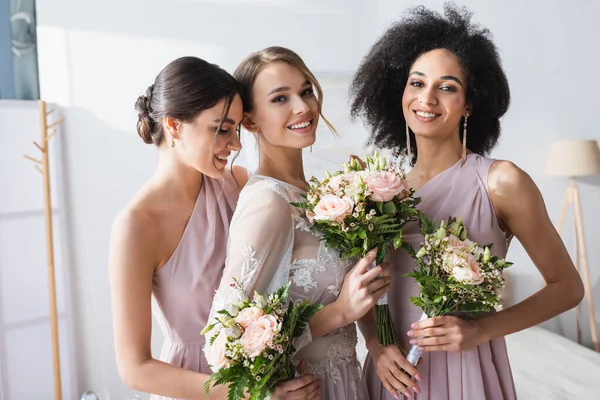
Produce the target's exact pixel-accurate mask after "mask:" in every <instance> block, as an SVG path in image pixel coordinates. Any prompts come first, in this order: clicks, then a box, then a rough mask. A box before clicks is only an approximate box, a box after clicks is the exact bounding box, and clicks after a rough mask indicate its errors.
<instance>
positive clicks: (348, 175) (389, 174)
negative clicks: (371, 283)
mask: <svg viewBox="0 0 600 400" xmlns="http://www.w3.org/2000/svg"><path fill="white" fill-rule="evenodd" d="M365 160H366V161H365V166H364V167H363V166H362V165H361V164H360V163H359V162H358V161H357V160H355V159H353V160H352V161H351V162H350V163H345V164H343V165H342V166H343V170H341V171H337V172H335V173H334V174H333V175H331V174H330V173H329V172H327V174H326V177H325V179H323V180H322V181H319V180H318V179H316V178H314V177H313V178H312V179H311V180H310V182H311V185H310V187H309V190H308V193H307V194H306V195H304V198H305V201H303V202H298V203H292V205H294V206H296V207H299V208H302V209H304V210H305V212H306V217H307V218H308V220H309V222H310V226H311V229H312V230H313V231H315V232H316V233H318V234H319V235H320V236H321V237H322V239H323V240H324V241H325V244H326V246H328V247H329V248H332V249H334V250H337V251H338V252H339V253H340V255H341V256H342V258H343V259H349V258H351V257H354V256H361V257H364V256H365V255H366V254H367V253H368V252H369V250H371V249H373V248H377V260H376V262H377V264H380V263H381V262H383V260H384V258H385V256H386V254H387V252H388V251H389V249H390V248H392V247H393V248H398V247H400V246H402V244H403V243H402V230H403V228H404V225H405V224H406V223H407V222H409V221H413V220H417V219H418V215H419V211H418V210H417V209H416V206H417V204H418V203H419V201H420V200H419V199H418V198H415V197H413V194H414V192H413V191H412V190H411V189H410V188H409V187H408V185H407V184H406V181H405V174H404V172H403V170H402V168H401V167H400V166H399V165H397V164H393V163H388V162H387V161H386V159H385V157H380V156H379V155H378V154H377V153H375V154H374V156H373V157H366V159H365ZM375 308H376V314H377V333H378V338H379V342H380V343H381V344H383V345H389V344H393V343H397V342H398V340H397V337H396V334H395V332H394V329H393V326H392V321H391V317H390V314H389V310H388V305H387V297H383V298H382V299H381V300H380V301H379V302H378V304H377V305H376V306H375Z"/></svg>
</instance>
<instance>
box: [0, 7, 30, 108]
mask: <svg viewBox="0 0 600 400" xmlns="http://www.w3.org/2000/svg"><path fill="white" fill-rule="evenodd" d="M35 27H36V23H35V0H0V68H1V70H0V99H18V100H37V99H39V97H40V94H39V77H38V62H37V46H36V29H35Z"/></svg>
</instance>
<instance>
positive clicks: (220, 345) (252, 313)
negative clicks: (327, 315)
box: [202, 282, 321, 400]
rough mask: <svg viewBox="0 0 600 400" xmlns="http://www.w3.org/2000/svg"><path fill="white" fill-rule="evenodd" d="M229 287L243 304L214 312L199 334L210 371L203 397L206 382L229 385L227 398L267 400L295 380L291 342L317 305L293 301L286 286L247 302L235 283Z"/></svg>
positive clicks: (300, 333) (303, 327)
mask: <svg viewBox="0 0 600 400" xmlns="http://www.w3.org/2000/svg"><path fill="white" fill-rule="evenodd" d="M232 286H233V288H234V289H235V290H237V291H239V295H240V296H239V298H240V299H242V301H239V302H237V303H235V304H229V305H228V307H227V308H226V309H223V310H219V311H218V314H219V316H218V317H216V318H215V319H214V320H212V321H210V323H209V325H208V326H206V327H205V328H204V329H203V330H202V335H205V336H206V339H207V342H208V343H207V345H206V347H205V350H204V351H205V355H206V360H207V361H208V364H209V366H210V368H211V369H212V370H213V371H214V373H213V374H212V375H211V376H210V379H209V380H208V381H207V382H206V384H205V385H204V388H205V389H206V391H207V393H208V391H209V389H210V386H211V384H215V385H222V384H229V395H228V399H231V400H235V399H245V398H246V395H249V399H251V400H262V399H266V398H268V396H269V395H270V394H271V392H272V390H273V388H274V386H275V385H276V384H277V383H278V382H281V381H285V380H289V379H292V378H293V377H294V376H295V367H294V365H293V363H292V355H293V354H294V353H295V349H294V346H293V344H292V342H293V340H294V339H295V338H297V337H299V336H301V335H302V334H303V333H304V331H305V329H306V327H307V326H308V321H309V319H310V318H311V317H312V316H313V315H314V314H315V313H316V312H317V311H318V310H319V309H320V308H321V306H320V305H313V304H310V302H309V301H308V300H305V301H302V302H299V303H297V304H294V303H292V302H291V301H290V300H289V290H290V284H289V283H288V284H287V285H286V286H284V287H282V288H280V289H279V290H277V291H275V292H274V293H272V294H270V295H269V294H267V295H264V296H263V295H260V294H259V293H254V297H253V299H252V300H250V299H248V297H247V296H246V294H245V293H244V291H243V289H242V288H241V286H240V284H239V283H238V282H234V283H233V284H232Z"/></svg>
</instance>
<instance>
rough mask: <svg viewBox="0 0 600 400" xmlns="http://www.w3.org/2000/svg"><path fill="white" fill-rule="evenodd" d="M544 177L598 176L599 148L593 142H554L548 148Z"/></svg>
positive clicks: (599, 165) (599, 172)
mask: <svg viewBox="0 0 600 400" xmlns="http://www.w3.org/2000/svg"><path fill="white" fill-rule="evenodd" d="M545 173H546V175H549V176H567V177H577V176H590V175H600V148H598V142H596V141H595V140H555V141H553V142H552V143H551V144H550V147H549V148H548V155H547V157H546V171H545Z"/></svg>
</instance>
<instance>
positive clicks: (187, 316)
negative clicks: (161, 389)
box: [152, 172, 239, 400]
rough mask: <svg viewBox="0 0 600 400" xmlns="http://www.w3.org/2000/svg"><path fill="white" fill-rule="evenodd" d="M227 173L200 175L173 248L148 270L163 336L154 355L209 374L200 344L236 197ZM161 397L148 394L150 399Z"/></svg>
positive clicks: (202, 342) (234, 187) (153, 308)
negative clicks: (151, 272)
mask: <svg viewBox="0 0 600 400" xmlns="http://www.w3.org/2000/svg"><path fill="white" fill-rule="evenodd" d="M238 194H239V191H238V187H237V184H236V182H235V180H234V179H233V176H232V175H231V173H229V172H227V173H226V175H225V180H224V181H223V180H217V179H212V178H209V177H206V176H205V177H204V181H203V184H202V188H201V189H200V193H199V194H198V198H197V200H196V204H195V205H194V209H193V211H192V214H191V216H190V219H189V221H188V223H187V226H186V227H185V230H184V232H183V235H182V236H181V239H180V241H179V244H178V245H177V248H176V249H175V251H174V252H173V254H172V255H171V257H170V258H169V260H168V261H167V263H166V264H165V265H164V266H163V267H161V268H160V269H158V270H157V271H156V272H155V273H154V278H153V290H152V311H153V314H154V317H155V318H156V319H157V321H158V323H159V325H160V328H161V331H162V333H163V335H164V337H165V341H164V344H163V346H162V351H161V354H160V360H161V361H164V362H167V363H169V364H172V365H174V366H177V367H181V368H185V369H188V370H191V371H196V372H202V373H205V374H210V373H211V371H210V369H209V368H208V365H207V362H206V359H205V357H204V353H203V351H202V349H203V348H204V336H202V335H200V331H201V330H202V329H203V328H204V327H205V325H206V322H207V320H208V314H209V312H210V307H211V305H212V301H213V296H214V294H215V290H216V289H217V287H218V286H219V282H220V281H221V276H222V274H223V268H224V266H225V249H226V244H227V238H228V235H229V222H230V220H231V217H232V216H233V211H234V210H235V206H236V203H237V199H238ZM159 399H161V400H166V398H165V397H160V396H152V400H159Z"/></svg>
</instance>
